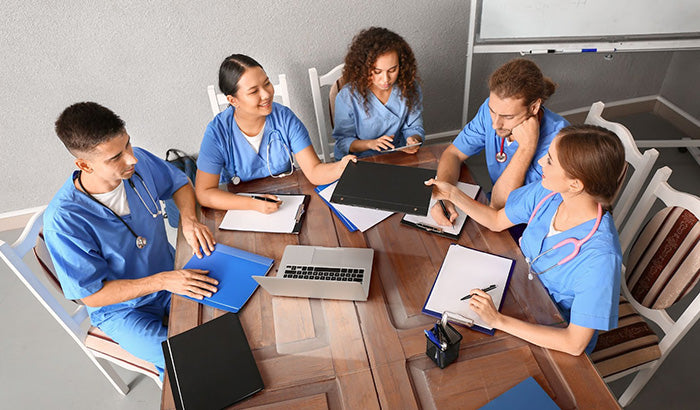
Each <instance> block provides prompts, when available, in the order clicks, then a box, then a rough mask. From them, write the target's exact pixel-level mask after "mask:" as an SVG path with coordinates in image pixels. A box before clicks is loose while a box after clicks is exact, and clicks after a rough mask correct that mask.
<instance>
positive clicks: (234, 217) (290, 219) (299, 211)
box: [219, 194, 306, 233]
mask: <svg viewBox="0 0 700 410" xmlns="http://www.w3.org/2000/svg"><path fill="white" fill-rule="evenodd" d="M238 195H243V196H254V195H255V194H238ZM258 195H259V194H258ZM277 197H278V198H279V199H280V200H281V201H282V204H281V205H280V207H279V209H278V210H277V211H276V212H273V213H271V214H263V213H261V212H258V211H252V210H239V209H232V210H229V211H227V212H226V215H224V219H223V220H222V221H221V225H220V226H219V229H227V230H232V231H251V232H272V233H299V229H301V223H300V222H301V219H300V217H301V216H302V215H303V212H304V202H305V199H306V195H281V194H280V195H277Z"/></svg>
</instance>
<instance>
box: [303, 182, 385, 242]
mask: <svg viewBox="0 0 700 410" xmlns="http://www.w3.org/2000/svg"><path fill="white" fill-rule="evenodd" d="M337 185H338V181H336V182H334V183H332V184H329V185H321V186H318V187H316V192H317V193H318V194H319V195H320V196H321V198H322V199H323V200H324V202H326V204H327V205H328V206H329V207H330V208H331V210H332V211H333V213H335V214H336V215H337V216H338V218H340V220H341V221H342V222H343V224H344V225H345V227H347V228H348V230H350V232H354V231H357V230H359V231H360V232H364V231H366V230H368V229H369V228H371V227H373V226H374V225H376V224H378V223H379V222H381V221H383V220H385V219H386V218H388V217H389V216H391V214H393V212H389V211H382V210H379V209H370V208H362V207H359V206H350V205H339V204H331V196H333V192H334V191H335V187H336V186H337Z"/></svg>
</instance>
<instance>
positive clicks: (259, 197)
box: [251, 195, 282, 203]
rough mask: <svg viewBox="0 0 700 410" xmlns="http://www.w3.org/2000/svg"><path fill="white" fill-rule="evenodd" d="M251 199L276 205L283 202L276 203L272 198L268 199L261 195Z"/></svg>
mask: <svg viewBox="0 0 700 410" xmlns="http://www.w3.org/2000/svg"><path fill="white" fill-rule="evenodd" d="M251 198H253V199H257V200H258V201H265V202H274V203H278V202H282V201H276V200H274V199H272V198H268V197H266V196H260V195H253V196H252V197H251Z"/></svg>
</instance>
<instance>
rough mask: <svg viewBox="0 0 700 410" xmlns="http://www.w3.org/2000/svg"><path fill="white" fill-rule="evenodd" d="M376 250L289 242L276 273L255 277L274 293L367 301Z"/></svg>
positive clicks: (278, 294)
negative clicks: (290, 243)
mask: <svg viewBox="0 0 700 410" xmlns="http://www.w3.org/2000/svg"><path fill="white" fill-rule="evenodd" d="M373 259H374V250H373V249H367V248H326V247H323V246H304V245H287V247H286V248H285V249H284V254H283V255H282V260H281V261H280V265H279V269H278V270H277V275H276V276H255V277H253V279H255V280H256V281H257V282H258V283H260V285H261V286H262V287H263V288H264V289H265V290H266V291H268V292H269V293H270V294H272V295H275V296H293V297H306V298H317V299H343V300H367V296H368V295H369V283H370V278H371V275H372V260H373Z"/></svg>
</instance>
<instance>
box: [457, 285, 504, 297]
mask: <svg viewBox="0 0 700 410" xmlns="http://www.w3.org/2000/svg"><path fill="white" fill-rule="evenodd" d="M494 289H496V285H489V286H488V287H485V288H483V289H481V291H482V292H490V291H492V290H494ZM472 292H473V291H472ZM474 295H475V294H474V293H469V294H468V295H467V296H465V297H463V298H462V299H460V300H467V299H471V297H472V296H474Z"/></svg>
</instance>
